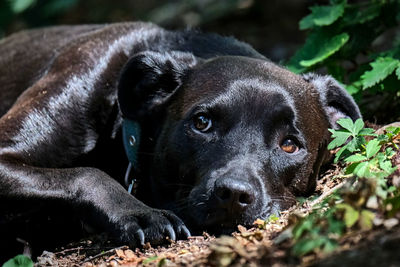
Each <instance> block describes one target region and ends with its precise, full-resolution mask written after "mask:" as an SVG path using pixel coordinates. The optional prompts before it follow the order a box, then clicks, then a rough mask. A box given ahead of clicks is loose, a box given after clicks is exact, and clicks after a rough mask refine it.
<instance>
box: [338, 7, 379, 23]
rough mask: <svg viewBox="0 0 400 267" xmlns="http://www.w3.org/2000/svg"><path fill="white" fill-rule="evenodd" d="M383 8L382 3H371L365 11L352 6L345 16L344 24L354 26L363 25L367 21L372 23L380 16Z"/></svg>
mask: <svg viewBox="0 0 400 267" xmlns="http://www.w3.org/2000/svg"><path fill="white" fill-rule="evenodd" d="M381 7H382V3H381V2H377V3H372V2H369V3H368V6H367V7H366V8H364V9H360V8H359V7H358V6H357V5H350V6H349V8H347V9H346V13H345V14H344V17H343V23H344V24H345V25H346V26H347V25H353V24H363V23H365V22H367V21H371V20H373V19H374V18H376V17H377V16H379V13H380V11H381Z"/></svg>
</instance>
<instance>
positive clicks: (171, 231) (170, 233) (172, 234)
mask: <svg viewBox="0 0 400 267" xmlns="http://www.w3.org/2000/svg"><path fill="white" fill-rule="evenodd" d="M165 230H166V231H167V234H168V236H169V238H170V239H171V240H173V241H175V240H176V234H175V231H174V228H172V226H171V225H167V227H166V228H165Z"/></svg>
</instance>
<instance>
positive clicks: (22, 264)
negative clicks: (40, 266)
mask: <svg viewBox="0 0 400 267" xmlns="http://www.w3.org/2000/svg"><path fill="white" fill-rule="evenodd" d="M2 267H33V261H32V260H31V259H30V258H29V257H27V256H25V255H18V256H15V257H14V258H12V259H10V260H8V261H6V262H5V263H4V264H3V266H2Z"/></svg>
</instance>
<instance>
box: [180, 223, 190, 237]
mask: <svg viewBox="0 0 400 267" xmlns="http://www.w3.org/2000/svg"><path fill="white" fill-rule="evenodd" d="M180 230H181V231H180V232H181V233H182V234H183V236H184V237H185V238H188V237H189V236H191V235H192V234H191V233H190V231H189V229H188V228H187V227H186V226H185V225H182V226H181V229H180Z"/></svg>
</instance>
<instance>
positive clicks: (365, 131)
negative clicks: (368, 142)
mask: <svg viewBox="0 0 400 267" xmlns="http://www.w3.org/2000/svg"><path fill="white" fill-rule="evenodd" d="M358 135H364V136H365V135H369V136H376V134H375V130H374V129H372V128H364V129H361V131H360V132H359V133H358Z"/></svg>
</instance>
